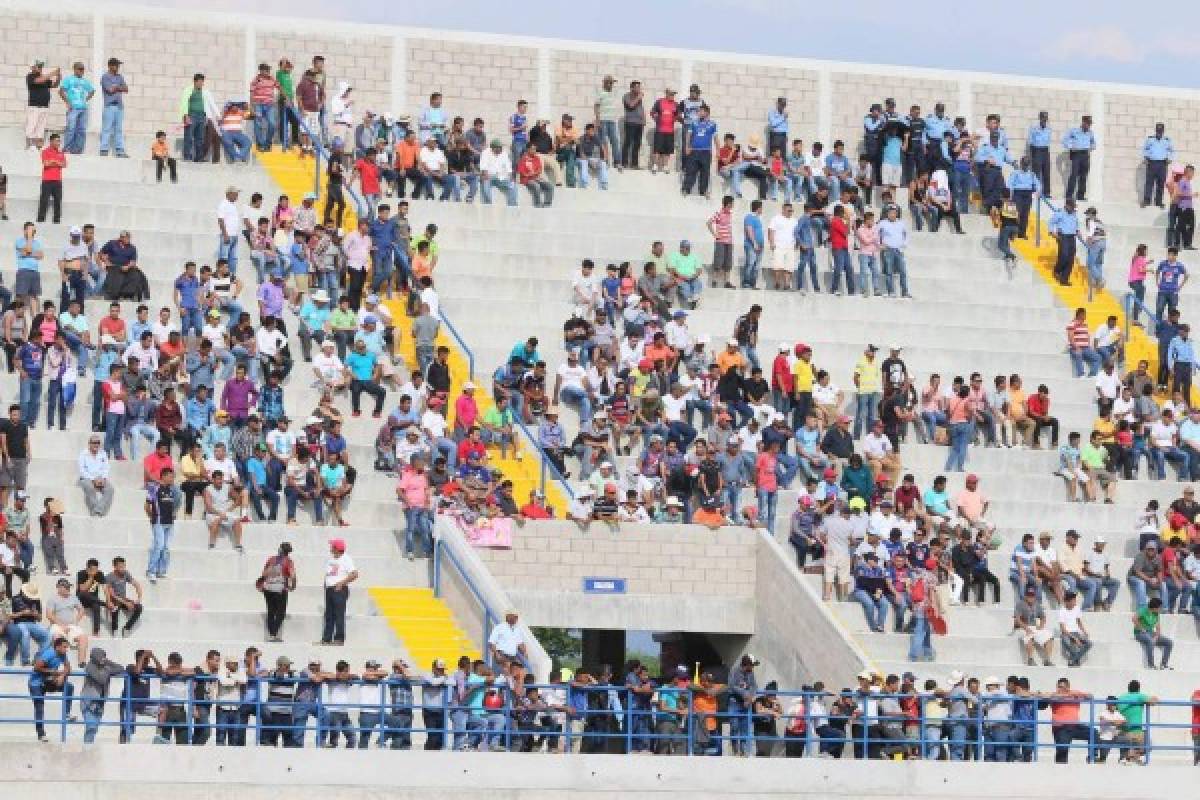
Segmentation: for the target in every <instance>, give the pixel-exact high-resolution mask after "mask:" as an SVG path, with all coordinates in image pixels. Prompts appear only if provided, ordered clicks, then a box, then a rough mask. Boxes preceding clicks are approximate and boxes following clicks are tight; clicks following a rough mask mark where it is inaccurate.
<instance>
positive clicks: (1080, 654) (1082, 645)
mask: <svg viewBox="0 0 1200 800" xmlns="http://www.w3.org/2000/svg"><path fill="white" fill-rule="evenodd" d="M1058 633H1059V639H1060V640H1061V644H1062V650H1063V656H1065V657H1066V659H1067V666H1068V667H1079V666H1082V665H1083V659H1084V656H1086V655H1087V652H1088V650H1091V649H1092V640H1091V637H1090V636H1088V632H1087V628H1086V627H1085V626H1084V624H1083V609H1081V608H1080V607H1079V596H1078V595H1077V594H1076V593H1075V592H1067V593H1066V594H1065V595H1063V604H1062V606H1061V607H1060V608H1059V609H1058Z"/></svg>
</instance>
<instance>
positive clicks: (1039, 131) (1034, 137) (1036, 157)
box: [1021, 111, 1054, 233]
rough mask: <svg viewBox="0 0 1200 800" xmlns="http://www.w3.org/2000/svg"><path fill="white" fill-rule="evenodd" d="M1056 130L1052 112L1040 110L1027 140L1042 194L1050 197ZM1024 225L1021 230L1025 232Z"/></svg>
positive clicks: (1032, 165)
mask: <svg viewBox="0 0 1200 800" xmlns="http://www.w3.org/2000/svg"><path fill="white" fill-rule="evenodd" d="M1053 135H1054V132H1053V131H1052V130H1051V129H1050V113H1049V112H1047V111H1039V112H1038V121H1037V124H1036V125H1030V126H1029V135H1028V136H1027V137H1026V140H1027V142H1028V144H1029V163H1030V165H1031V167H1032V168H1033V173H1034V175H1036V176H1037V179H1038V180H1039V181H1040V182H1041V185H1042V188H1041V192H1042V195H1043V196H1045V197H1050V137H1051V136H1053ZM1024 231H1025V229H1024V227H1022V228H1021V232H1022V233H1024Z"/></svg>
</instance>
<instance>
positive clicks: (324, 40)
mask: <svg viewBox="0 0 1200 800" xmlns="http://www.w3.org/2000/svg"><path fill="white" fill-rule="evenodd" d="M254 53H255V64H254V65H253V66H254V67H257V66H258V62H265V63H267V64H270V65H271V68H272V71H274V69H275V67H276V66H277V65H278V64H279V59H280V58H283V57H284V56H286V57H287V58H288V59H289V60H290V61H291V62H292V64H293V69H292V79H293V81H294V82H295V83H299V82H300V76H302V75H303V74H304V70H305V69H307V68H308V67H310V66H311V65H312V57H313V56H316V55H321V56H325V71H326V73H327V74H328V78H327V79H326V80H327V85H328V90H329V95H330V99H332V97H333V92H334V89H335V88H336V87H337V84H338V82H339V81H343V80H344V81H348V82H349V83H350V85H351V86H352V87H353V88H354V92H353V94H352V95H351V96H352V97H353V98H354V107H355V109H357V111H358V112H359V114H358V116H359V117H361V115H362V112H363V111H366V110H367V109H371V110H372V111H374V112H375V113H377V114H380V113H383V112H384V111H389V110H391V103H392V96H391V71H390V70H391V63H392V37H391V36H369V35H357V34H342V35H337V34H330V35H322V34H316V33H307V32H306V33H304V34H302V35H296V34H294V33H286V32H281V31H279V30H277V29H270V30H268V29H266V28H263V27H260V28H258V29H257V30H256V32H255V40H254ZM248 86H249V84H247V87H248Z"/></svg>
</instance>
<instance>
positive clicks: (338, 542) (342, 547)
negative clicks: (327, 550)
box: [329, 539, 346, 553]
mask: <svg viewBox="0 0 1200 800" xmlns="http://www.w3.org/2000/svg"><path fill="white" fill-rule="evenodd" d="M329 546H330V547H332V548H333V549H334V550H337V551H339V552H342V553H344V552H346V540H345V539H330V540H329Z"/></svg>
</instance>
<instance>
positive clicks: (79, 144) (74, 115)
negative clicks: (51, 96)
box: [63, 108, 88, 154]
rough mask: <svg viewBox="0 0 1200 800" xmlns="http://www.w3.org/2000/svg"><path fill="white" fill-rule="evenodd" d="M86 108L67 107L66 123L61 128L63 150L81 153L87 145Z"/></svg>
mask: <svg viewBox="0 0 1200 800" xmlns="http://www.w3.org/2000/svg"><path fill="white" fill-rule="evenodd" d="M87 123H88V110H87V108H71V109H67V124H66V127H65V128H64V130H63V151H64V152H67V153H76V154H78V153H82V152H83V149H84V148H85V147H86V146H87Z"/></svg>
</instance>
